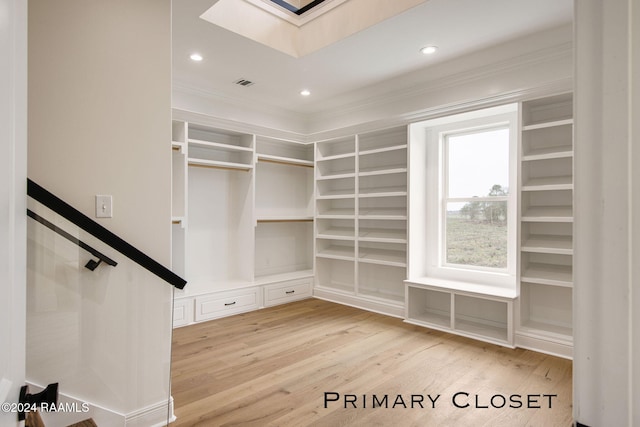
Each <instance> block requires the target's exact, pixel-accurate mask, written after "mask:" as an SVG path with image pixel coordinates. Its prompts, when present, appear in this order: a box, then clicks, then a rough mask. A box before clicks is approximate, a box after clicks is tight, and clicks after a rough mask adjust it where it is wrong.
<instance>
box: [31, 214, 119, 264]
mask: <svg viewBox="0 0 640 427" xmlns="http://www.w3.org/2000/svg"><path fill="white" fill-rule="evenodd" d="M27 215H28V216H30V217H31V218H33V219H35V220H36V221H38V222H39V223H40V224H42V225H44V226H45V227H47V228H49V229H51V230H53V231H55V232H56V233H58V234H59V235H61V236H62V237H64V238H65V239H67V240H69V241H70V242H73V243H75V244H76V245H78V246H80V247H81V248H82V249H84V250H85V251H87V252H89V253H90V254H91V255H93V256H94V257H96V258H98V261H95V260H92V259H90V260H89V261H88V262H87V263H86V264H85V267H86V268H88V269H89V270H91V271H93V270H95V269H96V267H98V266H99V265H100V264H101V263H102V262H103V261H104V262H105V263H107V264H109V265H110V266H112V267H115V266H116V265H118V263H117V262H115V261H114V260H112V259H111V258H109V257H108V256H106V255H105V254H103V253H102V252H100V251H98V250H97V249H94V248H92V247H91V246H89V245H88V244H86V243H84V242H83V241H82V240H80V239H78V238H76V237H74V236H72V235H71V234H69V233H67V232H66V231H64V230H63V229H62V228H60V227H58V226H57V225H55V224H53V223H51V222H50V221H47V220H46V219H44V218H43V217H41V216H40V215H38V214H37V213H35V212H33V211H32V210H31V209H27Z"/></svg>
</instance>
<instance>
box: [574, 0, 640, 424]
mask: <svg viewBox="0 0 640 427" xmlns="http://www.w3.org/2000/svg"><path fill="white" fill-rule="evenodd" d="M575 5H576V9H575V12H576V15H575V16H576V37H575V39H576V64H575V77H576V100H575V102H576V104H575V107H576V111H575V117H576V119H575V120H576V122H575V147H576V148H575V182H576V187H575V232H574V236H575V237H574V238H575V240H574V245H575V255H574V282H575V292H574V321H573V324H574V336H575V344H574V415H575V419H576V420H577V421H578V422H580V423H582V424H585V425H588V426H621V427H623V426H629V427H630V426H638V425H640V405H639V404H638V402H639V401H640V313H639V312H638V308H640V279H639V277H640V262H639V260H638V254H639V253H640V193H639V188H638V187H639V186H640V171H639V170H638V165H639V164H640V154H639V152H638V147H639V144H640V140H639V135H640V124H639V123H638V117H639V116H640V88H639V87H638V85H639V83H640V80H639V78H638V77H639V75H638V73H640V56H639V55H638V52H639V51H638V47H639V46H640V1H638V0H620V1H615V2H612V1H609V0H607V1H605V0H593V1H576V2H575Z"/></svg>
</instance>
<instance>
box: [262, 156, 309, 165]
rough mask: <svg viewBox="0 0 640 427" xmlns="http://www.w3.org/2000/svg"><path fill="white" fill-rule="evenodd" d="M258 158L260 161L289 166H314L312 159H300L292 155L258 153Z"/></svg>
mask: <svg viewBox="0 0 640 427" xmlns="http://www.w3.org/2000/svg"><path fill="white" fill-rule="evenodd" d="M257 159H258V161H259V162H268V163H277V164H282V165H288V166H305V167H308V168H312V167H313V161H311V160H300V159H294V158H291V157H281V156H273V155H270V154H258V155H257Z"/></svg>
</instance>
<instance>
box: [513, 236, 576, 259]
mask: <svg viewBox="0 0 640 427" xmlns="http://www.w3.org/2000/svg"><path fill="white" fill-rule="evenodd" d="M520 250H521V251H522V252H535V253H545V254H558V255H573V238H572V237H571V236H552V235H530V236H528V237H527V238H525V239H523V241H522V245H521V247H520Z"/></svg>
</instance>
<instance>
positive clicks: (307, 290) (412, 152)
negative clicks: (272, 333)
mask: <svg viewBox="0 0 640 427" xmlns="http://www.w3.org/2000/svg"><path fill="white" fill-rule="evenodd" d="M572 102H573V100H572V95H571V94H562V95H557V96H549V97H545V98H540V99H532V100H528V101H524V102H521V103H520V105H519V110H520V120H519V137H520V138H519V139H520V141H519V145H520V146H519V153H518V159H519V162H518V230H517V236H518V259H517V273H516V276H517V279H518V281H517V282H518V283H517V287H515V288H514V287H513V286H507V287H505V286H503V285H500V284H498V285H491V284H489V283H484V282H482V281H480V282H478V283H465V282H456V281H452V280H443V279H438V278H433V277H430V276H429V274H428V272H427V270H426V268H427V267H426V260H425V253H427V251H428V250H429V249H428V242H427V240H428V239H427V228H426V225H425V224H426V220H425V219H426V218H427V217H428V215H429V213H428V212H429V209H430V207H429V203H431V202H430V200H431V199H429V198H428V196H427V195H426V193H427V192H426V187H425V183H426V182H428V181H429V180H431V179H433V173H434V172H433V171H429V170H427V169H428V168H427V167H426V165H427V162H426V159H427V149H426V147H427V143H426V142H427V141H426V139H425V138H426V136H425V135H426V134H425V128H424V126H426V125H422V126H423V127H420V126H421V123H418V124H416V126H414V125H412V126H409V127H407V126H398V127H394V128H388V129H382V130H375V131H368V132H364V133H359V134H354V135H347V136H341V137H336V138H333V139H327V140H320V141H316V142H315V143H305V141H296V140H287V139H283V138H276V137H273V136H265V135H258V134H254V133H242V132H238V131H231V130H225V129H221V128H218V127H215V126H210V125H204V124H200V123H195V122H191V121H189V120H174V121H173V143H172V148H173V195H172V201H173V212H172V230H173V261H172V262H173V269H174V271H176V272H177V273H178V274H181V275H184V277H185V278H186V279H187V280H188V286H187V287H186V289H185V290H184V291H176V298H175V309H174V316H175V321H174V324H175V325H176V326H180V325H186V324H190V323H193V322H198V321H204V320H208V319H213V318H217V317H222V316H226V315H230V314H235V313H241V312H244V311H249V310H255V309H259V308H261V307H265V306H270V305H275V304H281V303H285V302H289V301H294V300H296V299H300V298H307V297H310V296H312V295H313V296H315V297H318V298H322V299H327V300H330V301H334V302H338V303H342V304H348V305H352V306H356V307H360V308H363V309H366V310H371V311H376V312H380V313H384V314H388V315H391V316H397V317H403V318H404V319H405V321H406V322H408V323H413V324H417V325H421V326H425V327H429V328H434V329H439V330H443V331H447V332H452V333H455V334H459V335H463V336H468V337H472V338H474V339H479V340H484V341H487V342H490V343H495V344H500V345H504V346H509V347H515V346H518V347H525V348H531V349H535V350H539V351H545V352H548V353H552V354H557V355H560V356H565V357H571V348H572V334H573V331H572V320H571V319H572V294H573V292H572V288H573V274H572V258H573V150H574V143H573V119H572V115H573V114H572ZM424 123H427V122H424ZM409 235H411V239H409V238H408V237H409Z"/></svg>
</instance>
